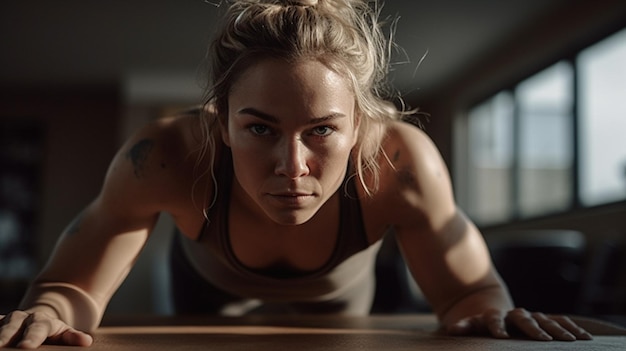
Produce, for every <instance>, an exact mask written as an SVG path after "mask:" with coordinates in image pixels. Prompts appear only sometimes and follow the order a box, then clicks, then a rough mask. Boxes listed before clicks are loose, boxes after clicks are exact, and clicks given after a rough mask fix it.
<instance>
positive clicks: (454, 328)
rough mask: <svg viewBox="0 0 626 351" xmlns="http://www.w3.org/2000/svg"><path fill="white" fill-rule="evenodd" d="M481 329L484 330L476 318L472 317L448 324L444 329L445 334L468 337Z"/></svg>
mask: <svg viewBox="0 0 626 351" xmlns="http://www.w3.org/2000/svg"><path fill="white" fill-rule="evenodd" d="M481 329H484V328H483V327H482V326H481V323H480V322H479V320H478V318H477V317H476V316H472V317H467V318H463V319H461V320H458V321H456V322H454V323H453V324H450V325H449V326H447V327H446V333H447V334H449V335H456V336H461V335H470V334H476V333H478V332H479V331H480V330H481Z"/></svg>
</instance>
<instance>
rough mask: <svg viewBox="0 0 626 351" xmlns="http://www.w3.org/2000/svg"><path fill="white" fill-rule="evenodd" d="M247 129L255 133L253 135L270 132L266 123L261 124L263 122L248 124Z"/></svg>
mask: <svg viewBox="0 0 626 351" xmlns="http://www.w3.org/2000/svg"><path fill="white" fill-rule="evenodd" d="M248 130H250V131H251V132H252V134H255V135H268V134H270V129H269V128H268V127H267V126H266V125H263V124H252V125H250V126H248Z"/></svg>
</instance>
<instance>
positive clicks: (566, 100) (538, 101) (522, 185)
mask: <svg viewBox="0 0 626 351" xmlns="http://www.w3.org/2000/svg"><path fill="white" fill-rule="evenodd" d="M572 82H573V73H572V68H571V66H570V65H569V64H568V63H566V62H559V63H557V64H556V65H554V66H552V67H550V68H548V69H546V70H544V71H542V72H540V73H538V74H536V75H535V76H533V77H531V78H529V79H527V80H525V81H523V82H521V83H520V84H519V85H518V86H517V88H516V89H515V101H516V103H517V109H518V114H517V123H516V126H517V128H516V132H517V135H518V138H519V140H518V148H517V151H518V152H517V155H516V156H517V160H518V169H517V173H518V174H517V177H518V184H516V186H517V187H518V188H519V190H518V191H517V193H518V194H519V195H518V197H517V199H518V210H519V214H520V216H522V217H528V216H532V215H538V214H543V213H546V212H552V211H557V210H562V209H566V208H567V207H568V206H569V205H570V203H571V199H572V194H571V193H572V192H571V186H572V185H571V184H572V159H573V148H572V145H573V140H572V139H573V128H572V126H573V118H572V110H573V109H572V107H573V105H572V103H573V96H572V95H573V94H572V90H573V89H572Z"/></svg>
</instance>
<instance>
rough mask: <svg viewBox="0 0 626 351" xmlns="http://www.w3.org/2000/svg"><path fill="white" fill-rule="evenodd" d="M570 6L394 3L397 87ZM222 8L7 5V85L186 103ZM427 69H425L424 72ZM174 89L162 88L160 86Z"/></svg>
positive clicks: (75, 0)
mask: <svg viewBox="0 0 626 351" xmlns="http://www.w3.org/2000/svg"><path fill="white" fill-rule="evenodd" d="M567 4H568V1H567V0H472V1H466V0H439V1H399V0H395V1H392V0H389V1H387V3H386V4H385V5H384V8H383V17H387V16H392V17H395V16H398V17H399V22H398V24H397V29H396V32H395V33H396V34H395V41H396V43H397V44H398V46H399V47H400V49H399V50H398V51H396V53H395V55H394V58H393V61H394V66H393V67H394V71H393V74H392V76H391V78H392V83H393V85H394V86H395V87H396V88H398V89H399V90H400V91H401V92H402V93H403V94H405V95H408V94H415V93H420V94H427V93H428V92H429V91H432V90H433V89H435V88H437V87H438V86H441V85H442V84H445V83H446V82H448V81H450V80H451V79H453V78H454V77H455V76H456V75H458V74H460V73H462V72H463V71H465V70H467V69H468V68H470V67H471V66H472V65H473V64H475V63H476V62H478V61H480V60H481V59H482V58H483V57H485V56H486V55H488V54H489V52H490V51H492V50H494V49H495V48H497V47H498V46H500V45H502V44H503V43H505V42H506V41H507V40H508V39H510V38H511V37H512V36H514V35H515V34H516V33H518V32H519V31H521V30H524V28H528V27H529V26H531V25H532V24H533V22H534V21H535V20H537V19H539V18H541V17H542V16H544V15H545V14H548V13H550V12H552V11H554V10H556V9H558V8H559V7H560V6H567ZM222 10H223V8H217V7H215V6H213V5H211V4H209V3H207V2H205V1H204V0H178V1H175V0H169V1H164V0H133V1H121V0H117V1H95V0H65V1H63V2H55V1H49V0H3V1H2V3H1V4H0V33H1V35H0V47H1V48H2V54H1V55H0V78H1V80H0V85H2V86H5V87H6V86H9V87H15V86H20V87H53V88H56V87H64V86H81V85H97V84H111V83H113V84H115V83H116V82H117V83H120V84H125V85H126V86H130V87H131V88H130V91H131V94H132V92H133V91H135V94H140V95H141V93H142V91H147V92H148V93H147V95H150V90H151V89H152V90H154V91H155V92H154V94H155V96H158V94H159V93H156V91H160V94H161V95H162V96H164V97H166V96H167V94H172V95H175V96H183V95H185V94H187V93H188V92H193V91H195V90H197V89H198V86H199V83H198V81H199V78H198V77H199V72H200V70H199V67H200V63H201V62H202V59H203V57H204V54H205V50H206V45H207V43H208V41H209V39H210V35H211V33H212V30H213V26H214V24H215V22H216V19H217V18H218V16H219V14H220V13H221V11H222ZM420 62H421V63H420ZM160 85H162V86H167V87H168V88H165V87H163V88H161V90H159V89H157V88H156V87H157V86H160Z"/></svg>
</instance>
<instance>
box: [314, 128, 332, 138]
mask: <svg viewBox="0 0 626 351" xmlns="http://www.w3.org/2000/svg"><path fill="white" fill-rule="evenodd" d="M334 131H335V128H333V127H330V126H318V127H315V128H313V130H312V132H313V134H314V135H315V136H320V137H325V136H329V135H331V134H332V133H333V132H334Z"/></svg>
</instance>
